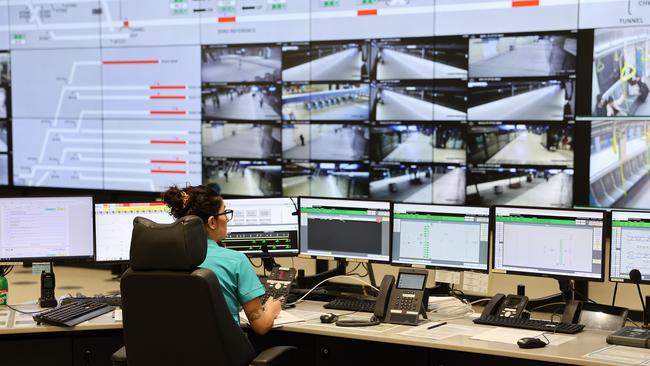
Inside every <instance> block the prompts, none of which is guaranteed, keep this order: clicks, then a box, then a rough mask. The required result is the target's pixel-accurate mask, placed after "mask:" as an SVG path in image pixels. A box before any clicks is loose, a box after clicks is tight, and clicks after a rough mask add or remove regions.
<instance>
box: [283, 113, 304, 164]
mask: <svg viewBox="0 0 650 366" xmlns="http://www.w3.org/2000/svg"><path fill="white" fill-rule="evenodd" d="M310 132H311V131H310V126H309V122H284V123H283V124H282V159H284V160H308V159H309V141H311V139H310V137H309V136H310Z"/></svg>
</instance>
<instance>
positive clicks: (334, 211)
mask: <svg viewBox="0 0 650 366" xmlns="http://www.w3.org/2000/svg"><path fill="white" fill-rule="evenodd" d="M299 202H300V203H299V210H300V219H299V221H300V254H304V255H309V256H319V257H320V256H322V257H334V258H345V259H365V260H372V261H380V262H388V261H389V260H390V249H389V248H390V222H391V216H390V212H391V210H390V202H381V201H356V200H336V199H312V198H300V201H299Z"/></svg>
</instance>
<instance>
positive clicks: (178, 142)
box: [149, 140, 187, 145]
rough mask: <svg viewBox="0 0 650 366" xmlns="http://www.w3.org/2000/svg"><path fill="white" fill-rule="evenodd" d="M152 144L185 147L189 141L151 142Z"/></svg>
mask: <svg viewBox="0 0 650 366" xmlns="http://www.w3.org/2000/svg"><path fill="white" fill-rule="evenodd" d="M149 143H151V144H168V145H185V144H187V141H184V140H150V141H149Z"/></svg>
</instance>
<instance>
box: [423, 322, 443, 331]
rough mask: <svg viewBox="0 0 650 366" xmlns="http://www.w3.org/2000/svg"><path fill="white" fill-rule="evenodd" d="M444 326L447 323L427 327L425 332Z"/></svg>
mask: <svg viewBox="0 0 650 366" xmlns="http://www.w3.org/2000/svg"><path fill="white" fill-rule="evenodd" d="M445 324H447V322H442V323H438V324H434V325H432V326H430V327H428V328H427V330H429V329H433V328H438V327H441V326H443V325H445Z"/></svg>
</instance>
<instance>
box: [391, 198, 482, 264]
mask: <svg viewBox="0 0 650 366" xmlns="http://www.w3.org/2000/svg"><path fill="white" fill-rule="evenodd" d="M402 204H403V205H415V206H429V207H431V206H436V207H459V208H480V209H487V211H488V214H487V217H488V222H487V224H488V242H487V262H486V263H485V269H478V268H465V267H451V266H444V265H443V266H441V265H434V264H424V263H400V262H395V258H394V257H393V248H395V232H394V231H393V230H394V225H395V218H394V217H393V220H392V221H391V227H392V228H393V230H391V234H390V236H391V240H390V248H391V253H390V258H391V262H390V264H391V265H393V266H399V267H413V268H426V269H434V270H445V271H454V272H478V273H489V270H490V235H491V234H492V226H491V225H490V222H491V220H492V210H491V209H490V207H487V206H474V205H472V206H468V205H449V204H429V203H407V202H394V203H393V204H392V209H393V210H392V211H393V212H392V214H393V215H395V206H396V205H402Z"/></svg>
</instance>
